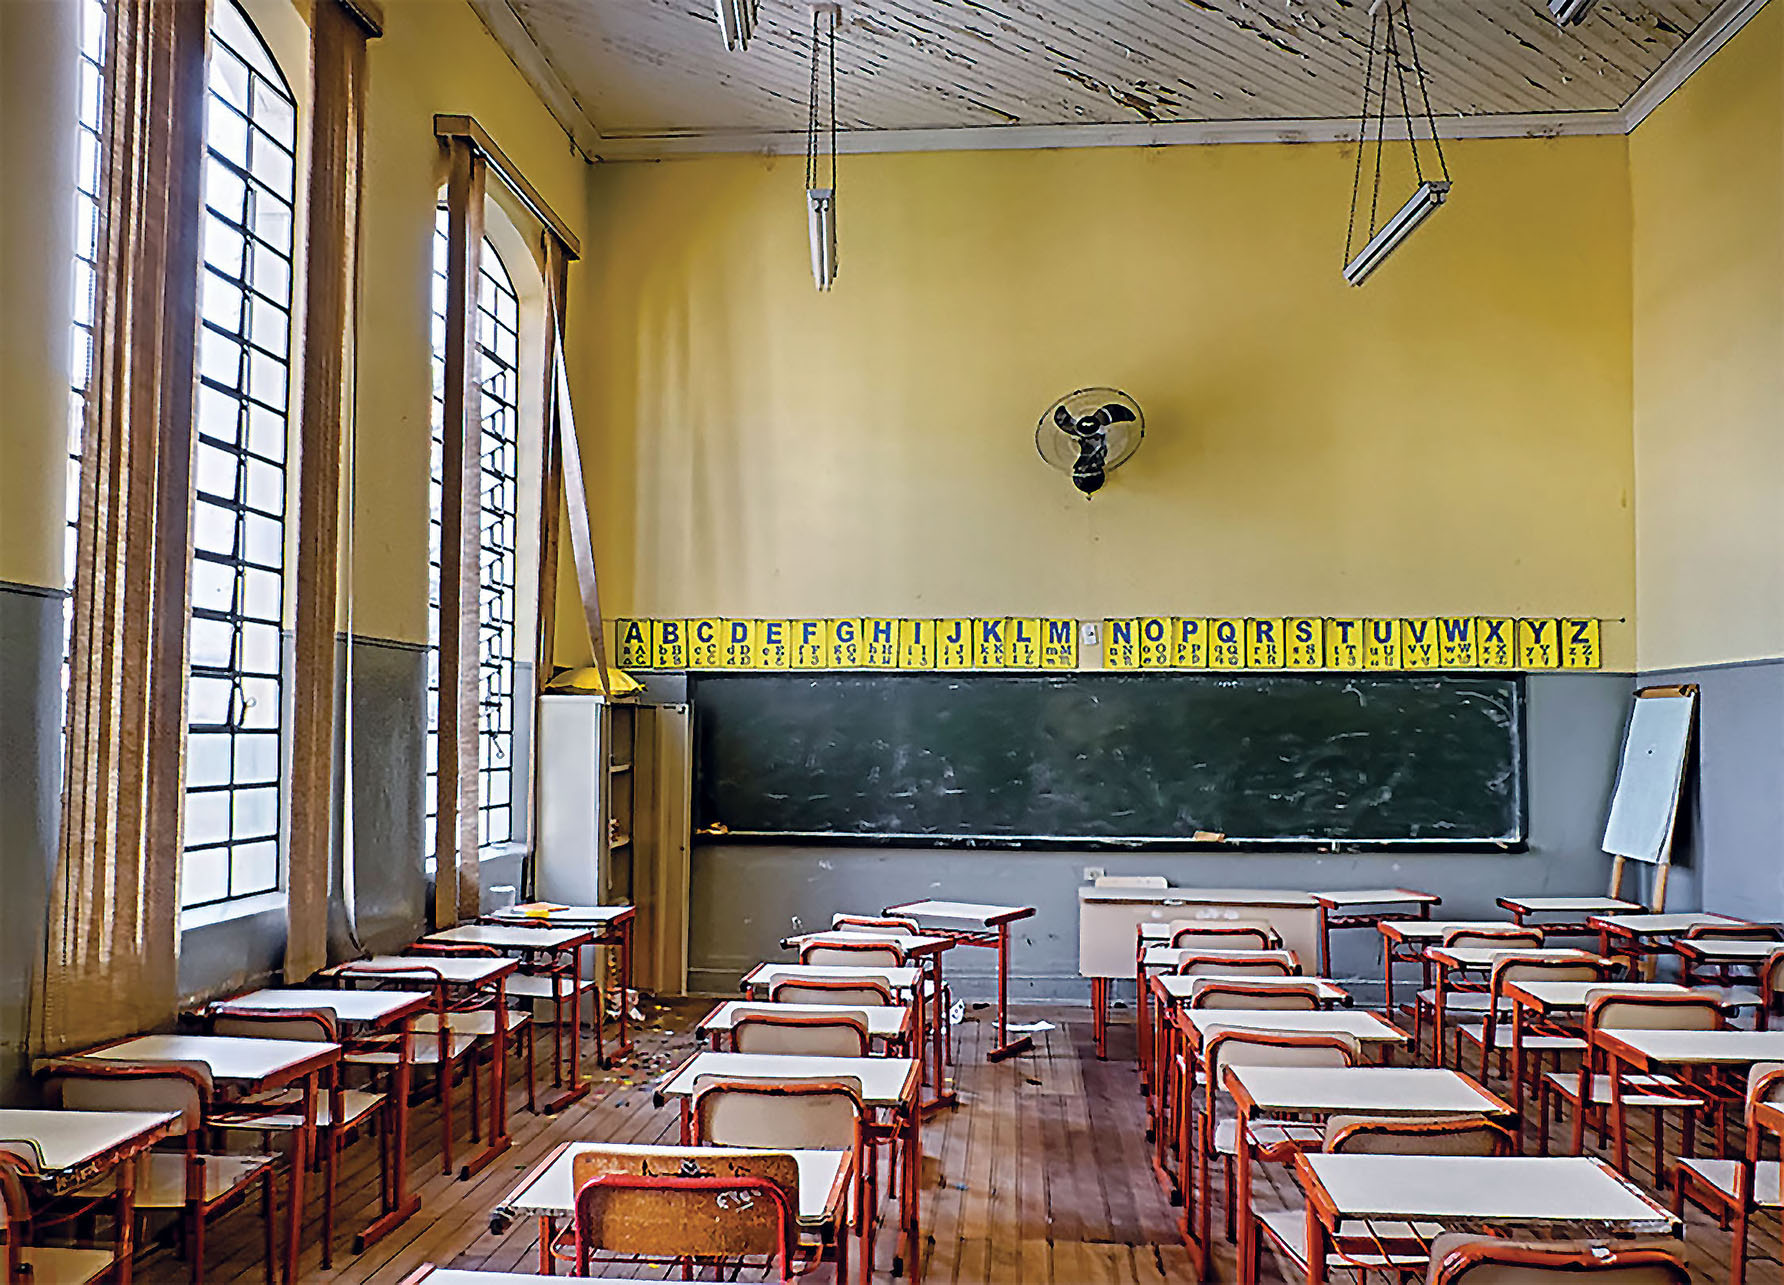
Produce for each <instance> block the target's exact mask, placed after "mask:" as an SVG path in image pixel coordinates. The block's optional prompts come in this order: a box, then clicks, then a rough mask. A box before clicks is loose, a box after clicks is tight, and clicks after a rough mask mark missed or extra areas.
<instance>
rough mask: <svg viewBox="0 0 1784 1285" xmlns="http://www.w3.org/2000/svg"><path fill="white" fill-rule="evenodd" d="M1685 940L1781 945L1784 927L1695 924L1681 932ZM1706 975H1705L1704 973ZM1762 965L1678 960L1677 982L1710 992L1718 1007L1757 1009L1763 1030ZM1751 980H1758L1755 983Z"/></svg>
mask: <svg viewBox="0 0 1784 1285" xmlns="http://www.w3.org/2000/svg"><path fill="white" fill-rule="evenodd" d="M1684 939H1685V940H1686V941H1701V942H1718V941H1775V942H1777V943H1779V946H1780V948H1784V928H1780V927H1779V926H1778V925H1777V924H1698V925H1697V926H1696V927H1694V928H1689V929H1687V930H1686V931H1685V938H1684ZM1706 973H1707V974H1708V976H1707V977H1706V976H1705V974H1706ZM1764 973H1765V969H1764V966H1763V965H1762V966H1760V967H1759V968H1753V967H1750V966H1747V965H1742V964H1694V963H1692V961H1691V960H1690V959H1689V958H1685V959H1682V960H1681V961H1680V963H1679V981H1680V982H1681V983H1683V984H1684V985H1686V986H1689V987H1691V988H1692V989H1693V990H1695V991H1697V992H1698V993H1699V994H1703V995H1714V996H1715V997H1716V998H1717V999H1719V1000H1720V1001H1721V1002H1722V1007H1723V1008H1727V1009H1734V1008H1753V1009H1757V1010H1759V1018H1758V1024H1759V1028H1760V1029H1761V1030H1764V1029H1765V1018H1766V1013H1765V999H1764V991H1765V988H1764V984H1763V977H1764ZM1755 983H1759V984H1758V985H1755Z"/></svg>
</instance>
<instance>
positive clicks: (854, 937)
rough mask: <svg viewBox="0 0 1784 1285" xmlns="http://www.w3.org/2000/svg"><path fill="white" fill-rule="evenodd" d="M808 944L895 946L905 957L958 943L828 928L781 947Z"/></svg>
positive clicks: (920, 935)
mask: <svg viewBox="0 0 1784 1285" xmlns="http://www.w3.org/2000/svg"><path fill="white" fill-rule="evenodd" d="M808 942H817V943H818V944H820V945H822V944H823V943H825V942H841V943H842V944H844V945H847V946H860V945H868V946H875V945H878V946H897V947H898V948H899V949H900V950H902V951H903V952H904V953H905V954H907V955H932V954H934V953H935V952H936V951H938V950H947V949H949V948H950V947H952V946H956V945H958V944H959V943H958V942H956V941H955V940H954V939H953V938H952V937H931V936H929V935H927V934H924V933H917V934H911V933H853V932H849V931H848V930H847V929H843V928H829V929H826V930H824V931H823V932H817V933H800V934H799V935H798V936H797V937H783V938H782V939H781V945H782V946H784V947H786V948H787V949H788V950H799V949H801V948H802V947H803V946H805V945H806V944H807V943H808Z"/></svg>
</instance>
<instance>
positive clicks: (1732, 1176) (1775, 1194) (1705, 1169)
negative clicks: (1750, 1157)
mask: <svg viewBox="0 0 1784 1285" xmlns="http://www.w3.org/2000/svg"><path fill="white" fill-rule="evenodd" d="M1679 1167H1680V1168H1681V1169H1685V1170H1688V1171H1689V1172H1690V1174H1691V1176H1692V1178H1694V1179H1695V1180H1696V1181H1698V1182H1700V1183H1702V1184H1703V1185H1705V1186H1708V1187H1713V1188H1715V1189H1716V1190H1717V1191H1719V1192H1721V1193H1723V1194H1724V1195H1726V1196H1727V1197H1729V1199H1731V1200H1732V1199H1734V1198H1735V1182H1736V1181H1737V1177H1738V1175H1739V1174H1740V1171H1741V1162H1740V1161H1739V1160H1712V1159H1709V1158H1707V1157H1692V1158H1689V1159H1685V1160H1681V1161H1679ZM1781 1178H1784V1172H1781V1171H1780V1165H1779V1162H1778V1161H1776V1160H1761V1161H1760V1162H1759V1164H1758V1165H1757V1166H1756V1167H1755V1169H1754V1182H1753V1188H1754V1190H1753V1202H1754V1203H1755V1204H1757V1205H1758V1206H1759V1207H1760V1208H1761V1209H1784V1192H1780V1190H1779V1182H1780V1179H1781Z"/></svg>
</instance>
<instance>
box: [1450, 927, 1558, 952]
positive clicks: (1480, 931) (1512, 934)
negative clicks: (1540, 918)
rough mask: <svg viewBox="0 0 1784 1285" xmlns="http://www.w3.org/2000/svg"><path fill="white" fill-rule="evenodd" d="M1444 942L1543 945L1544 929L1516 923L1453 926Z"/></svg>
mask: <svg viewBox="0 0 1784 1285" xmlns="http://www.w3.org/2000/svg"><path fill="white" fill-rule="evenodd" d="M1443 944H1444V945H1445V946H1485V947H1487V948H1488V949H1490V950H1515V949H1516V948H1518V947H1519V946H1541V945H1542V929H1540V928H1520V927H1518V926H1517V925H1516V924H1507V925H1506V926H1505V927H1503V928H1451V929H1449V930H1447V931H1446V932H1445V933H1444V934H1443Z"/></svg>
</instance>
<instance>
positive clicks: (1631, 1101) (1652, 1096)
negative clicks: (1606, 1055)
mask: <svg viewBox="0 0 1784 1285" xmlns="http://www.w3.org/2000/svg"><path fill="white" fill-rule="evenodd" d="M1543 1079H1545V1080H1547V1081H1548V1082H1549V1086H1550V1088H1552V1089H1553V1090H1554V1091H1555V1092H1557V1093H1559V1094H1560V1095H1561V1097H1562V1098H1563V1099H1565V1100H1566V1101H1568V1102H1573V1101H1575V1100H1576V1099H1577V1098H1578V1097H1579V1095H1580V1082H1579V1077H1578V1076H1576V1075H1570V1074H1568V1073H1567V1072H1564V1071H1550V1072H1548V1074H1546V1075H1544V1076H1543ZM1686 1087H1687V1086H1686V1085H1685V1083H1684V1082H1683V1081H1682V1080H1675V1079H1674V1078H1673V1077H1672V1076H1670V1075H1625V1076H1624V1077H1623V1105H1624V1106H1626V1107H1642V1108H1647V1107H1662V1108H1666V1107H1671V1108H1674V1109H1680V1110H1682V1109H1685V1108H1689V1109H1691V1110H1697V1109H1699V1108H1701V1107H1702V1106H1703V1105H1704V1099H1703V1098H1701V1097H1694V1096H1692V1095H1691V1094H1689V1093H1686V1092H1684V1091H1683V1090H1685V1089H1686ZM1631 1089H1633V1090H1634V1092H1631V1091H1630V1090H1631ZM1644 1089H1647V1090H1650V1091H1649V1092H1646V1093H1644V1092H1643V1091H1642V1090H1644ZM1662 1089H1672V1090H1679V1091H1678V1092H1659V1090H1662ZM1610 1104H1611V1082H1610V1077H1609V1076H1604V1075H1595V1076H1593V1077H1592V1105H1593V1106H1595V1107H1608V1106H1609V1105H1610Z"/></svg>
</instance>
